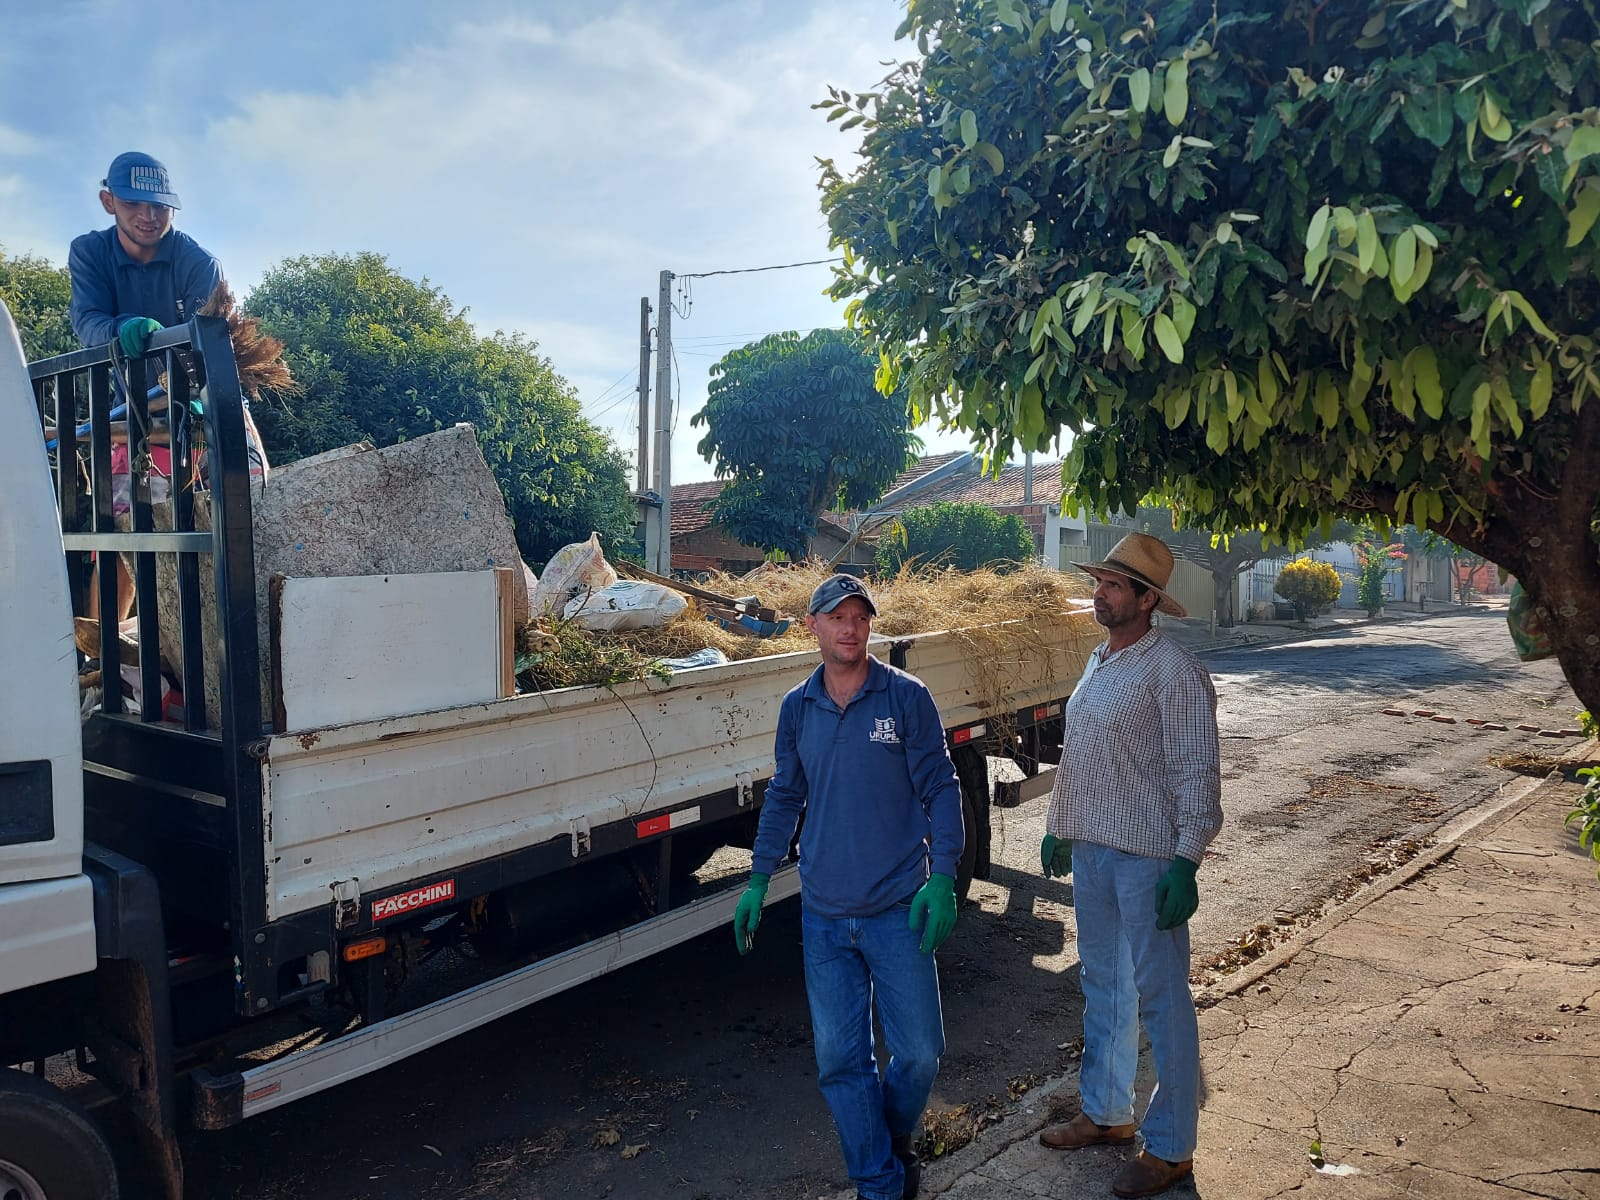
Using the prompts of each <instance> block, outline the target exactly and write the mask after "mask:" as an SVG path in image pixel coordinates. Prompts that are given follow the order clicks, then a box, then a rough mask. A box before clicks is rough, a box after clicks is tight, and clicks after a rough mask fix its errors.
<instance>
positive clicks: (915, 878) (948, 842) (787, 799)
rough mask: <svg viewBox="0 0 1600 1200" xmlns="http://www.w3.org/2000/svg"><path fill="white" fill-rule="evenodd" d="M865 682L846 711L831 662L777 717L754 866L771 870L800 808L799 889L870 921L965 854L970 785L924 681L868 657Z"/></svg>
mask: <svg viewBox="0 0 1600 1200" xmlns="http://www.w3.org/2000/svg"><path fill="white" fill-rule="evenodd" d="M867 663H868V666H867V681H866V683H865V684H864V685H863V686H862V688H861V690H860V691H859V692H857V693H856V694H855V696H854V697H852V698H851V700H850V703H849V704H847V705H846V706H845V707H844V710H843V711H840V709H839V707H838V706H837V705H836V704H834V702H833V700H832V699H831V698H830V697H829V695H828V690H827V688H826V687H824V686H823V682H822V668H821V667H818V668H817V669H816V670H815V671H814V672H813V673H812V674H811V677H810V678H809V679H807V680H806V681H805V682H804V683H802V684H800V685H799V686H798V687H795V688H793V689H791V690H790V692H789V694H788V695H786V696H785V697H784V698H783V707H782V708H781V709H780V710H779V713H778V738H777V747H776V754H777V771H776V773H775V774H774V775H773V777H772V780H771V782H769V783H768V784H767V791H766V797H765V799H764V800H763V801H762V807H761V820H760V825H759V827H758V829H757V833H756V842H755V853H754V856H753V861H752V863H751V866H752V869H753V870H756V871H762V872H765V873H766V874H769V875H770V874H771V873H772V872H773V871H774V870H776V869H777V866H778V863H779V861H780V860H782V858H783V856H784V855H785V854H787V853H788V850H789V843H790V842H791V841H792V840H793V838H794V831H795V826H796V824H798V822H799V820H800V814H801V813H802V812H804V813H805V825H804V827H803V828H802V829H801V830H800V895H801V900H802V902H803V903H804V904H805V906H806V907H807V908H808V909H810V910H811V911H812V912H815V913H817V914H819V915H820V916H825V917H868V916H872V915H873V914H875V913H880V912H882V911H884V910H885V909H887V908H889V907H890V906H892V905H894V904H896V903H898V902H899V901H902V900H906V899H909V898H910V897H911V895H912V894H913V893H914V892H916V890H917V889H918V888H919V887H921V886H922V885H923V884H924V883H925V882H927V879H928V873H929V863H930V861H931V863H932V870H933V871H935V872H938V873H939V874H942V875H949V876H952V877H953V876H954V875H955V873H956V862H957V860H958V859H960V857H961V845H962V837H963V835H962V828H961V785H960V783H959V782H957V779H956V770H955V765H954V764H953V763H952V762H951V761H950V752H949V750H948V749H946V747H945V739H944V726H943V725H942V724H941V723H940V721H939V709H938V707H937V706H936V705H935V704H934V702H933V695H932V694H931V693H930V692H929V691H928V688H927V685H926V684H924V683H923V682H922V681H921V680H920V679H918V678H917V677H916V676H914V675H909V674H907V673H906V672H905V671H901V670H898V669H897V668H895V667H891V666H887V665H885V664H884V663H881V662H879V661H878V660H877V659H876V658H872V657H870V656H869V657H868V659H867Z"/></svg>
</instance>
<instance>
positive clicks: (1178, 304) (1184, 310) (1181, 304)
mask: <svg viewBox="0 0 1600 1200" xmlns="http://www.w3.org/2000/svg"><path fill="white" fill-rule="evenodd" d="M1194 318H1195V307H1194V305H1193V304H1191V303H1189V301H1188V300H1187V299H1186V298H1184V297H1183V296H1180V295H1178V293H1176V292H1173V293H1172V324H1173V325H1174V327H1176V329H1177V330H1178V336H1179V337H1180V338H1182V339H1183V340H1184V341H1185V342H1187V341H1188V340H1189V332H1190V330H1192V329H1193V328H1194Z"/></svg>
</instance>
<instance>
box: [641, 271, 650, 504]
mask: <svg viewBox="0 0 1600 1200" xmlns="http://www.w3.org/2000/svg"><path fill="white" fill-rule="evenodd" d="M638 480H639V486H638V492H639V494H640V495H641V496H642V495H644V494H645V493H646V492H648V491H649V490H650V298H649V297H648V296H640V297H639V470H638Z"/></svg>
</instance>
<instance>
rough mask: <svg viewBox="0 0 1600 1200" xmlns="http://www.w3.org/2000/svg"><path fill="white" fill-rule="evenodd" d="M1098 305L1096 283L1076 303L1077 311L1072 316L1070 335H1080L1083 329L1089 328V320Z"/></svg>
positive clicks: (1098, 286)
mask: <svg viewBox="0 0 1600 1200" xmlns="http://www.w3.org/2000/svg"><path fill="white" fill-rule="evenodd" d="M1099 307H1100V285H1099V283H1096V284H1095V285H1094V286H1093V287H1091V288H1090V289H1089V294H1088V295H1087V296H1085V297H1084V298H1083V300H1082V301H1080V302H1079V304H1078V311H1077V312H1076V313H1075V314H1073V318H1072V336H1073V337H1080V336H1082V334H1083V331H1084V330H1085V329H1087V328H1089V322H1090V321H1092V320H1094V313H1095V309H1097V308H1099Z"/></svg>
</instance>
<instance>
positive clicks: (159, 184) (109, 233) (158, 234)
mask: <svg viewBox="0 0 1600 1200" xmlns="http://www.w3.org/2000/svg"><path fill="white" fill-rule="evenodd" d="M100 205H101V207H102V208H104V209H105V210H106V212H108V213H109V214H111V216H113V217H114V218H116V223H115V224H114V225H112V226H111V227H110V228H109V229H98V230H96V231H95V232H93V233H86V234H84V235H83V236H82V237H79V238H74V239H73V242H72V250H71V252H70V253H69V254H68V256H67V267H68V270H69V271H70V272H71V274H72V308H71V312H70V315H71V318H72V331H73V332H74V333H75V334H77V335H78V340H79V341H80V342H82V343H83V344H84V345H85V346H103V345H105V344H106V343H107V342H109V341H111V340H112V339H116V341H117V342H118V343H119V344H120V346H121V348H122V351H123V353H124V354H141V353H143V352H144V348H145V346H146V345H147V344H148V343H149V341H150V335H151V334H152V333H155V332H156V331H157V330H159V329H163V328H165V327H166V326H168V325H177V324H181V323H182V322H184V321H187V320H188V319H189V318H190V317H192V316H194V315H195V313H196V312H197V311H198V310H199V308H200V306H201V305H202V304H203V303H205V301H206V298H207V297H208V296H210V295H211V293H212V291H213V290H214V289H215V288H216V286H217V284H219V283H221V282H222V267H221V265H220V264H218V262H217V260H216V259H215V258H213V257H212V256H211V254H210V253H209V252H208V251H206V250H205V249H204V248H203V247H201V245H200V244H199V243H198V242H196V241H195V240H194V239H193V238H192V237H190V236H189V235H188V234H186V233H180V232H178V231H177V230H176V229H174V228H173V227H172V213H173V210H174V209H176V208H179V207H181V206H180V205H179V204H178V197H177V195H176V194H175V193H174V192H173V190H172V181H171V179H170V178H169V177H168V175H167V168H166V167H164V166H163V165H162V164H161V163H160V162H158V161H157V160H156V159H154V158H151V157H150V156H149V155H148V154H141V153H140V152H139V151H137V150H130V151H128V152H127V153H126V154H119V155H117V157H116V158H114V159H112V161H111V167H110V169H109V170H108V171H106V177H105V180H104V181H103V183H102V185H101V192H100Z"/></svg>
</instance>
